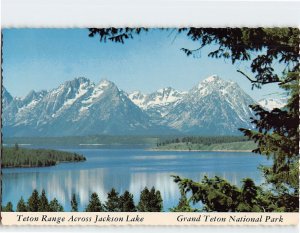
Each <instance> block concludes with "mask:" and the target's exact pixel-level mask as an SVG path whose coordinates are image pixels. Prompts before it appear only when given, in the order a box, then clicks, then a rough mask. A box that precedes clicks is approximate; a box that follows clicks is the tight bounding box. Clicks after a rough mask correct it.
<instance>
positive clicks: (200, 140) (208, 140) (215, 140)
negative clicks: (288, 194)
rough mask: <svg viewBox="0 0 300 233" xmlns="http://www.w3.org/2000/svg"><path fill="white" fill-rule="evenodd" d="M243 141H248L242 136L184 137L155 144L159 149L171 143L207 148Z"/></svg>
mask: <svg viewBox="0 0 300 233" xmlns="http://www.w3.org/2000/svg"><path fill="white" fill-rule="evenodd" d="M245 141H249V139H248V138H247V137H244V136H211V137H208V136H189V137H188V136H186V137H177V138H172V139H167V140H163V141H160V142H158V143H157V146H158V147H159V146H164V145H168V144H172V143H187V144H203V145H207V146H209V145H211V144H219V143H230V142H245Z"/></svg>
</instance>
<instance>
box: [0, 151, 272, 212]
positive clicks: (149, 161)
mask: <svg viewBox="0 0 300 233" xmlns="http://www.w3.org/2000/svg"><path fill="white" fill-rule="evenodd" d="M143 153H144V154H143ZM151 153H152V155H151V154H150V155H149V152H146V151H145V152H143V151H141V150H139V151H109V150H107V151H105V152H103V151H98V149H94V150H89V151H85V156H86V157H87V159H88V160H87V162H85V163H76V164H67V163H66V164H60V165H58V166H56V167H48V168H36V169H29V170H28V169H4V174H3V203H4V204H5V203H7V202H8V201H12V202H13V204H14V207H16V205H17V202H18V200H19V199H20V197H21V196H23V198H25V199H26V200H27V198H28V197H29V196H30V195H31V193H32V190H33V189H37V190H38V191H39V192H41V191H42V189H45V191H46V193H47V195H48V198H49V199H53V198H57V199H58V201H59V202H60V203H62V204H63V206H64V208H65V210H66V211H69V210H70V208H71V207H70V200H71V197H72V194H73V193H75V194H76V195H77V198H78V199H79V209H80V210H83V209H84V208H85V207H86V205H87V204H88V201H89V197H90V195H91V193H92V192H97V193H98V195H99V197H100V198H101V201H102V202H104V201H105V200H106V196H107V192H109V191H110V190H111V188H115V189H116V190H117V191H118V192H120V193H123V192H124V191H125V190H128V191H129V192H131V193H132V194H134V200H135V202H136V204H137V203H138V200H139V195H140V192H141V190H142V189H144V187H146V186H147V187H149V188H151V187H152V186H154V187H155V188H156V189H158V190H160V192H161V195H162V197H163V200H164V209H165V211H167V210H168V209H169V208H171V207H173V206H174V205H176V204H177V203H178V199H179V197H180V193H179V190H178V186H177V184H175V183H174V182H173V179H172V177H171V175H179V176H181V177H186V178H190V179H193V180H196V181H197V180H198V181H200V180H201V179H203V177H204V176H205V175H206V176H208V177H214V176H216V175H218V176H220V177H222V178H225V179H227V180H229V181H230V182H231V183H233V184H235V185H238V186H240V185H241V183H240V181H241V180H242V179H243V178H245V177H251V178H252V179H254V180H255V182H256V183H262V182H263V178H262V176H261V174H260V173H259V171H258V170H257V166H258V165H259V164H266V163H267V161H266V160H265V158H263V157H261V156H260V157H258V156H256V157H255V156H253V155H252V154H250V153H249V155H238V154H234V155H231V154H228V155H227V156H226V155H222V156H220V154H219V155H215V154H211V155H210V156H208V155H207V154H204V155H203V156H200V155H199V153H198V154H188V156H187V155H186V154H185V153H184V152H182V153H176V154H175V155H174V154H172V153H169V152H167V153H166V154H165V155H162V154H161V152H160V154H155V152H151ZM112 156H113V158H112ZM151 156H152V157H151ZM245 163H246V164H245Z"/></svg>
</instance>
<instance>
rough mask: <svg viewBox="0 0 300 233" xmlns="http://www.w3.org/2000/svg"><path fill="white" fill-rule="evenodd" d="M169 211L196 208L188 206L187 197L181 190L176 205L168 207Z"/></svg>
mask: <svg viewBox="0 0 300 233" xmlns="http://www.w3.org/2000/svg"><path fill="white" fill-rule="evenodd" d="M170 211H171V212H196V211H197V209H194V208H192V207H191V206H190V203H189V200H188V199H187V197H186V195H185V193H184V192H183V191H182V190H181V197H180V199H179V202H178V205H177V206H175V207H173V208H170Z"/></svg>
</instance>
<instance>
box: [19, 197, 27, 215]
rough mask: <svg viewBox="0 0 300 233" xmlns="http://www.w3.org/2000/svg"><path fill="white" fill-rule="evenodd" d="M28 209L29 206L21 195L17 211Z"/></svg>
mask: <svg viewBox="0 0 300 233" xmlns="http://www.w3.org/2000/svg"><path fill="white" fill-rule="evenodd" d="M27 211H28V207H27V205H26V203H25V201H24V199H23V197H21V199H20V201H19V202H18V205H17V212H27Z"/></svg>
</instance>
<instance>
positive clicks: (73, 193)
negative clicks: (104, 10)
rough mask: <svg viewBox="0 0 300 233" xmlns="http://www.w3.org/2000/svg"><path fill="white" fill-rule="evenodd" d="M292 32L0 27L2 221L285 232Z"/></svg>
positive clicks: (291, 156) (295, 201) (295, 109)
mask: <svg viewBox="0 0 300 233" xmlns="http://www.w3.org/2000/svg"><path fill="white" fill-rule="evenodd" d="M299 35H300V31H299V28H294V27H251V28H248V27H223V28H221V27H173V28H172V27H165V28H158V27H99V28H5V29H3V30H2V43H3V44H2V59H3V60H2V70H3V72H2V101H1V104H2V117H1V120H2V128H1V130H2V147H1V149H2V153H1V172H2V178H1V183H2V193H1V196H2V200H1V211H0V212H1V221H2V224H3V225H51V226H52V225H55V226H58V225H59V226H65V225H66V226H76V225H86V226H87V225H93V226H103V225H199V226H201V225H295V224H298V217H299V179H298V178H299V144H298V143H299V44H300V43H299V38H300V37H299Z"/></svg>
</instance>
